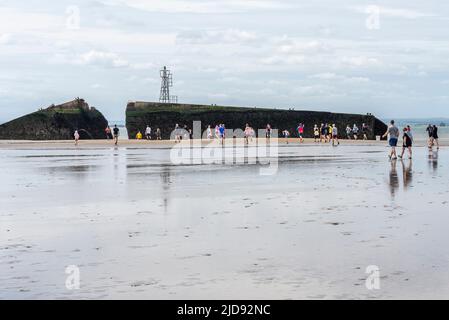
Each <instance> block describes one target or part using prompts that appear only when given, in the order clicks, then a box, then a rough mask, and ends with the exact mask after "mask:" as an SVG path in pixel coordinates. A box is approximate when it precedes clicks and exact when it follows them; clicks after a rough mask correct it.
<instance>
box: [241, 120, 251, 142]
mask: <svg viewBox="0 0 449 320" xmlns="http://www.w3.org/2000/svg"><path fill="white" fill-rule="evenodd" d="M252 131H253V128H251V127H250V126H249V124H248V123H247V124H246V125H245V131H244V132H243V134H244V136H245V143H246V144H249V141H250V139H251V141H252Z"/></svg>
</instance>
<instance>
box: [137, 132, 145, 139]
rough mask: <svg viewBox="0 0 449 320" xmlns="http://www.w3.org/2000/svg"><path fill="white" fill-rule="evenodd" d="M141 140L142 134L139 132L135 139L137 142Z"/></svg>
mask: <svg viewBox="0 0 449 320" xmlns="http://www.w3.org/2000/svg"><path fill="white" fill-rule="evenodd" d="M142 138H143V135H142V132H140V130H139V131H138V132H137V134H136V139H137V140H142Z"/></svg>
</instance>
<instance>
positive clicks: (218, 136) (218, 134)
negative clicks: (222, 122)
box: [215, 124, 220, 139]
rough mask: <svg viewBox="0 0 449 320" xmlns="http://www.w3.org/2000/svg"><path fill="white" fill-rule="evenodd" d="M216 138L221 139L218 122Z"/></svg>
mask: <svg viewBox="0 0 449 320" xmlns="http://www.w3.org/2000/svg"><path fill="white" fill-rule="evenodd" d="M215 139H220V126H219V125H218V124H217V125H216V126H215Z"/></svg>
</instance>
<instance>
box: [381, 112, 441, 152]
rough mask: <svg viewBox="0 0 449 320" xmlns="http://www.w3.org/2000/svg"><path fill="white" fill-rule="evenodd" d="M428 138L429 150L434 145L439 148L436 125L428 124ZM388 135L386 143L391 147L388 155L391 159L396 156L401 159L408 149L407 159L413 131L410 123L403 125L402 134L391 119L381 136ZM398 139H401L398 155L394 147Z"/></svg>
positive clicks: (411, 144)
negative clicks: (400, 150) (400, 149)
mask: <svg viewBox="0 0 449 320" xmlns="http://www.w3.org/2000/svg"><path fill="white" fill-rule="evenodd" d="M426 131H427V133H428V135H429V140H428V147H429V149H430V150H432V149H433V147H434V146H435V145H436V147H437V149H439V148H440V145H439V142H438V127H437V126H436V125H430V124H429V126H428V127H427V129H426ZM387 136H388V144H389V145H390V147H391V151H390V154H389V155H388V156H389V158H390V159H391V160H395V159H397V158H400V159H402V158H403V157H404V154H405V151H406V150H408V154H409V159H411V158H412V155H413V151H412V147H413V142H414V140H413V133H412V128H411V126H410V125H407V126H405V127H404V128H403V129H402V136H401V133H400V130H399V128H398V127H397V126H396V124H395V122H394V120H391V122H390V125H389V126H388V129H387V131H386V132H385V134H384V135H383V138H385V137H387ZM399 139H402V152H401V154H400V155H398V154H397V153H396V147H397V146H398V142H399Z"/></svg>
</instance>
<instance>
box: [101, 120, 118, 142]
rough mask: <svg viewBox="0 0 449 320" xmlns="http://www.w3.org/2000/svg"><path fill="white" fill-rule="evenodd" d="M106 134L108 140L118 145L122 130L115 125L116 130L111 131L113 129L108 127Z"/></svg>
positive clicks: (105, 130)
mask: <svg viewBox="0 0 449 320" xmlns="http://www.w3.org/2000/svg"><path fill="white" fill-rule="evenodd" d="M104 132H105V134H106V139H107V140H114V144H115V145H118V138H119V136H120V129H119V128H118V127H117V125H114V128H112V129H111V127H109V126H107V127H106V129H104Z"/></svg>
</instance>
